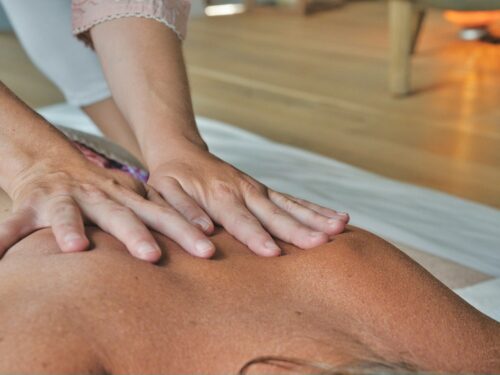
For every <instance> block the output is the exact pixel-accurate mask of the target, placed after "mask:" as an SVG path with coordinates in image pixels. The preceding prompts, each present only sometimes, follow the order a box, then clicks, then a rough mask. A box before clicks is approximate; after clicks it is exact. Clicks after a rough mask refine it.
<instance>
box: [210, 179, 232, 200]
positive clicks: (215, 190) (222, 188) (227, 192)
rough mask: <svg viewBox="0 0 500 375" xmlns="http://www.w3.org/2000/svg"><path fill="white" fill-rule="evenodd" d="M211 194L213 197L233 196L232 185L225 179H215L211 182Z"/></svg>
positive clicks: (224, 197)
mask: <svg viewBox="0 0 500 375" xmlns="http://www.w3.org/2000/svg"><path fill="white" fill-rule="evenodd" d="M212 195H213V197H214V198H215V199H223V200H224V199H227V198H228V197H231V196H235V195H236V194H235V189H234V186H232V185H231V184H229V183H227V182H226V181H221V180H216V181H213V182H212Z"/></svg>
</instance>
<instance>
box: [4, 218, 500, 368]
mask: <svg viewBox="0 0 500 375" xmlns="http://www.w3.org/2000/svg"><path fill="white" fill-rule="evenodd" d="M86 231H87V234H88V236H89V238H90V239H91V243H92V249H91V250H90V251H87V252H84V253H74V254H64V253H61V251H59V250H58V247H57V244H56V242H55V240H54V237H53V235H52V234H51V232H50V230H40V231H38V232H36V233H34V234H32V235H30V236H28V237H27V238H25V239H24V240H22V241H21V242H19V243H18V244H17V245H15V246H14V247H13V248H11V249H10V250H9V252H8V253H7V254H6V255H5V256H4V258H3V259H2V260H1V261H0V300H1V301H2V303H1V304H0V372H1V373H40V374H48V373H51V374H54V373H58V374H61V373H65V374H76V373H78V374H83V373H120V374H124V373H128V374H131V373H137V374H139V373H140V374H152V373H157V374H158V373H176V374H193V373H210V374H216V373H218V374H221V373H225V374H230V373H236V372H237V371H238V369H239V368H240V367H241V366H242V365H243V364H244V363H245V362H247V361H248V360H250V359H252V358H254V357H258V356H263V355H266V356H267V355H277V356H286V357H293V358H300V359H308V360H312V361H320V362H326V363H330V364H332V365H345V364H347V363H352V362H356V361H358V360H366V359H372V360H378V361H382V362H390V363H405V364H408V365H410V366H413V367H414V368H415V369H418V370H429V371H446V372H455V373H458V372H477V373H497V372H500V324H499V323H497V322H495V321H494V320H492V319H489V318H487V317H486V316H485V315H483V314H481V313H480V312H478V311H477V310H475V309H474V308H473V307H471V306H470V305H468V304H467V303H465V302H464V301H463V300H461V299H460V298H459V297H457V296H456V295H455V294H454V293H453V292H452V291H451V290H449V289H448V288H447V287H445V286H444V285H443V284H441V283H440V282H439V281H438V280H437V279H435V278H434V277H432V276H431V275H430V274H429V273H428V272H427V271H425V270H424V269H423V268H421V267H420V266H419V265H417V264H416V263H415V262H413V261H412V260H411V259H410V258H408V257H407V256H406V255H404V254H403V253H402V252H400V251H399V250H397V249H396V248H395V247H393V246H392V245H390V244H388V243H387V242H385V241H383V240H381V239H380V238H378V237H376V236H374V235H372V234H369V233H367V232H365V231H362V230H359V229H356V228H353V227H351V228H349V230H347V231H346V232H345V233H342V234H340V235H337V236H336V237H335V239H334V240H333V241H331V242H329V243H327V244H325V245H322V246H319V247H317V248H314V249H309V250H300V249H297V248H296V247H293V246H291V245H287V244H285V243H282V242H280V246H282V247H283V248H284V249H285V250H284V255H283V256H281V257H276V258H262V257H258V256H255V255H254V254H252V253H251V252H249V251H248V249H247V248H246V247H245V246H244V245H242V244H241V243H240V242H238V241H236V240H235V239H233V238H232V237H231V236H230V235H228V234H227V232H225V231H223V230H221V229H218V230H217V231H216V232H215V234H214V235H213V236H212V240H213V241H214V243H215V244H216V246H217V254H216V257H215V258H214V259H211V260H207V259H197V258H195V257H193V256H190V255H189V254H187V253H186V252H184V251H182V250H181V249H180V248H179V246H178V245H176V244H175V243H173V242H172V241H170V240H168V239H167V238H166V237H164V236H161V235H156V239H157V241H158V243H159V244H160V245H161V247H162V251H163V257H162V260H161V261H160V262H159V263H158V264H157V265H152V264H149V263H146V262H143V261H140V260H137V259H135V258H133V257H130V256H128V255H127V251H126V249H125V248H124V246H123V245H122V244H121V243H120V242H118V241H117V240H116V239H114V238H113V237H112V236H110V235H108V234H106V233H104V232H102V231H101V230H99V229H97V228H92V227H87V228H86ZM252 370H255V371H258V372H266V373H270V372H271V373H272V372H279V371H280V370H279V369H278V368H277V367H273V366H263V365H262V366H256V367H255V368H252Z"/></svg>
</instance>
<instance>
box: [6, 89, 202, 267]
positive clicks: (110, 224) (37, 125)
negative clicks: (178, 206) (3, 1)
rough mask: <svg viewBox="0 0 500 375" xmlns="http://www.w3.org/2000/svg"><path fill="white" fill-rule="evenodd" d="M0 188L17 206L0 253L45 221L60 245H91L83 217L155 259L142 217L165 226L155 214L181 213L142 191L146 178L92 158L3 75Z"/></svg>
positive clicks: (66, 247) (144, 256)
mask: <svg viewBox="0 0 500 375" xmlns="http://www.w3.org/2000/svg"><path fill="white" fill-rule="evenodd" d="M0 188H2V189H4V190H5V191H6V192H7V193H8V195H9V196H10V198H11V199H12V201H13V210H12V214H11V215H10V216H9V217H8V218H7V219H6V220H5V221H3V222H2V223H0V257H1V256H2V255H3V253H4V252H5V251H7V250H8V249H9V248H10V246H12V245H13V244H15V243H16V242H17V241H19V240H20V239H22V238H23V237H25V236H26V235H28V234H29V233H31V232H33V231H36V230H37V229H40V228H44V227H51V228H52V230H53V232H54V235H55V237H56V239H57V242H58V245H59V247H60V248H61V249H62V250H63V251H68V252H72V251H83V250H85V249H87V247H88V246H89V241H88V239H87V237H86V235H85V233H84V230H83V222H84V219H85V220H88V221H90V222H93V223H95V224H97V225H98V226H99V227H101V228H102V229H103V230H105V231H107V232H108V233H112V234H113V235H114V236H116V237H117V238H119V239H120V240H121V241H122V242H123V243H125V244H126V246H127V248H128V249H129V251H130V252H131V253H132V254H133V255H134V256H136V257H138V258H140V259H143V260H148V261H156V260H158V258H159V257H160V255H161V254H160V250H159V247H158V245H157V244H156V242H155V240H154V238H153V236H152V235H151V233H150V232H149V230H148V229H147V228H146V225H145V223H147V224H148V225H150V226H151V227H152V228H154V229H156V230H158V231H160V232H162V231H163V232H164V231H165V229H164V227H162V226H163V223H162V222H160V221H158V220H157V218H158V217H161V216H165V219H168V218H169V217H171V218H172V220H176V218H177V216H176V215H172V214H170V213H164V212H163V211H164V210H163V208H162V207H160V206H157V205H155V204H152V203H151V202H150V201H148V200H146V199H143V198H142V197H141V194H142V195H145V191H144V188H143V186H142V185H141V184H139V183H137V182H135V181H134V180H133V179H132V178H131V177H129V176H127V175H125V174H123V173H121V172H120V173H118V174H116V173H112V172H111V171H109V170H106V169H103V168H100V167H97V166H94V165H93V164H92V163H90V162H88V161H87V160H86V159H85V158H84V157H83V156H82V155H81V153H80V152H79V151H78V150H77V149H76V148H75V147H73V145H72V144H71V143H70V142H69V141H68V140H67V139H66V137H65V136H64V135H63V134H62V133H60V132H59V131H58V130H57V129H56V128H54V127H53V126H51V125H50V124H49V123H48V122H46V121H45V120H44V119H43V118H42V117H40V116H38V115H37V114H36V113H35V112H34V111H32V110H31V109H30V108H29V107H28V106H26V105H25V104H24V103H23V102H22V101H20V100H19V99H18V98H16V97H15V95H14V94H12V93H11V92H10V91H9V90H8V89H7V87H5V86H4V85H3V84H1V83H0ZM173 216H174V217H173ZM177 220H181V219H179V218H177ZM198 236H199V237H201V236H203V235H202V234H201V233H200V234H199V235H198ZM194 237H196V236H194Z"/></svg>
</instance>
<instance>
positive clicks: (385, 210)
mask: <svg viewBox="0 0 500 375" xmlns="http://www.w3.org/2000/svg"><path fill="white" fill-rule="evenodd" d="M40 113H41V114H42V115H43V116H45V117H46V118H47V119H48V120H49V121H51V122H53V123H56V124H60V125H64V126H68V127H73V128H76V129H78V130H82V131H87V132H90V133H93V134H99V131H98V130H97V129H96V128H95V126H94V125H93V124H92V123H91V122H90V120H89V119H88V118H86V117H85V115H84V114H83V113H82V112H81V111H79V110H78V109H76V108H72V107H70V106H68V105H56V106H51V107H47V108H43V109H41V110H40ZM197 121H198V125H199V128H200V131H201V134H202V135H203V138H204V139H205V141H206V142H207V143H208V145H209V147H210V149H211V150H212V152H214V153H215V154H216V155H218V156H219V157H221V158H222V159H224V160H226V161H228V162H230V163H231V164H233V165H235V166H237V167H238V168H240V169H241V170H243V171H245V172H247V173H248V174H250V175H252V176H253V177H255V178H257V179H258V180H259V181H261V182H263V183H265V184H266V185H268V186H270V187H272V188H274V189H277V190H280V191H284V192H288V193H290V194H293V195H295V196H298V197H302V198H306V199H308V200H311V201H314V202H317V203H319V204H322V205H326V206H329V207H332V208H334V209H337V210H341V211H347V212H349V213H350V215H351V218H352V221H351V223H352V224H354V225H357V226H359V227H362V228H365V229H367V230H370V231H372V232H374V233H376V234H378V235H380V236H382V237H384V238H386V239H389V240H392V241H394V242H397V243H400V244H405V245H408V246H410V247H413V248H416V249H419V250H422V251H426V252H429V253H431V254H434V255H438V256H441V257H443V258H446V259H450V260H453V261H455V262H457V263H460V264H463V265H465V266H467V267H470V268H473V269H476V270H478V271H481V272H483V273H486V274H489V275H492V276H495V277H497V278H500V235H499V232H500V211H499V210H497V209H494V208H491V207H487V206H484V205H480V204H477V203H473V202H470V201H466V200H463V199H459V198H456V197H453V196H450V195H447V194H443V193H440V192H437V191H434V190H430V189H425V188H421V187H417V186H413V185H408V184H404V183H401V182H397V181H394V180H390V179H387V178H384V177H381V176H378V175H375V174H372V173H369V172H366V171H363V170H361V169H359V168H355V167H352V166H350V165H348V164H345V163H341V162H339V161H336V160H333V159H329V158H326V157H322V156H319V155H316V154H313V153H310V152H307V151H304V150H300V149H298V148H294V147H291V146H287V145H283V144H279V143H275V142H272V141H269V140H267V139H265V138H263V137H260V136H257V135H255V134H252V133H249V132H247V131H244V130H241V129H238V128H235V127H232V126H230V125H227V124H223V123H221V122H218V121H214V120H210V119H207V118H203V117H198V118H197ZM499 194H500V188H499ZM483 284H484V283H483ZM485 288H486V289H485V291H486V290H487V292H485V294H484V295H483V294H481V291H482V289H481V284H479V285H478V286H477V288H476V289H467V290H465V291H463V293H464V296H466V297H467V298H470V299H471V300H474V298H475V297H474V298H473V297H472V296H473V295H476V294H477V296H478V297H477V298H479V299H478V301H479V300H480V301H482V302H477V301H476V300H474V301H476V303H479V305H481V307H480V308H482V310H483V311H484V312H486V313H488V314H489V315H492V316H496V317H497V319H498V317H499V314H500V284H496V283H494V282H493V283H492V284H485ZM486 300H488V301H489V302H488V303H485V301H486Z"/></svg>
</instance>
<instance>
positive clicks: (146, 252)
mask: <svg viewBox="0 0 500 375" xmlns="http://www.w3.org/2000/svg"><path fill="white" fill-rule="evenodd" d="M159 251H160V249H159V248H158V247H157V246H155V245H152V244H150V243H149V242H142V243H140V244H139V245H138V246H137V252H138V253H139V255H140V256H141V257H142V258H149V257H150V256H151V255H153V254H154V255H156V254H158V252H159Z"/></svg>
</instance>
